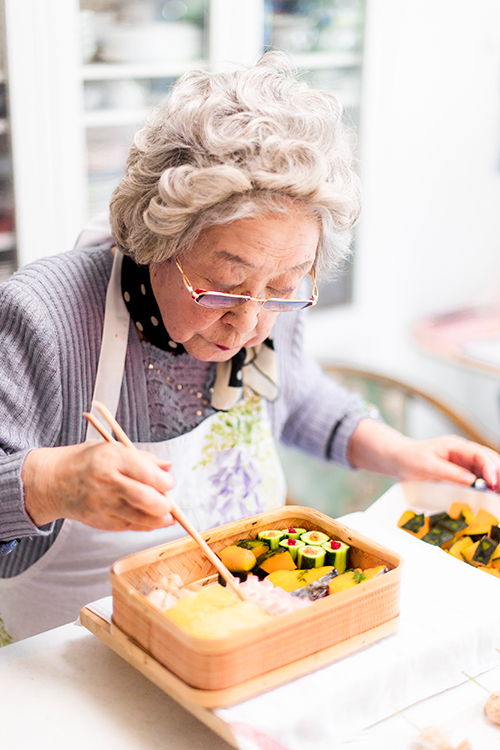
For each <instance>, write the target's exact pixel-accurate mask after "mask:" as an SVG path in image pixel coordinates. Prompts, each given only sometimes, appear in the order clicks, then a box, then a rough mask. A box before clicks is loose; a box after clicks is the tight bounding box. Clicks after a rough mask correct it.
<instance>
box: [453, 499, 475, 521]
mask: <svg viewBox="0 0 500 750" xmlns="http://www.w3.org/2000/svg"><path fill="white" fill-rule="evenodd" d="M448 515H449V516H450V517H451V518H460V516H462V518H463V519H464V521H465V522H466V523H467V524H468V525H470V524H471V523H474V522H475V520H476V516H475V514H474V513H473V512H472V509H471V507H470V505H468V504H467V503H452V504H451V505H450V510H449V511H448Z"/></svg>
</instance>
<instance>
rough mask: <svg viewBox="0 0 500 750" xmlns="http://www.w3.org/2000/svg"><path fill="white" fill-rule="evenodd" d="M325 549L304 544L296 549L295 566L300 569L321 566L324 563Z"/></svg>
mask: <svg viewBox="0 0 500 750" xmlns="http://www.w3.org/2000/svg"><path fill="white" fill-rule="evenodd" d="M325 557H326V551H325V550H324V549H323V548H322V547H313V546H312V545H311V544H305V545H304V546H303V547H299V549H298V551H297V567H298V568H299V569H300V570H304V569H306V568H322V567H323V565H324V564H325Z"/></svg>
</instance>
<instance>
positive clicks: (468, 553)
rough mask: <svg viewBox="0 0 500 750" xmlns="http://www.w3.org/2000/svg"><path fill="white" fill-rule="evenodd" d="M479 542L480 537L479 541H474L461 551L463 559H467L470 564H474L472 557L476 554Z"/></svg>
mask: <svg viewBox="0 0 500 750" xmlns="http://www.w3.org/2000/svg"><path fill="white" fill-rule="evenodd" d="M479 542H480V540H479V539H478V541H477V542H472V544H470V545H469V546H468V547H466V548H465V549H464V550H462V552H461V553H460V554H461V555H462V559H463V560H465V562H466V563H469V565H474V563H473V562H472V559H473V557H474V555H475V552H476V549H477V546H478V544H479Z"/></svg>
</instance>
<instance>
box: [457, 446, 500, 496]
mask: <svg viewBox="0 0 500 750" xmlns="http://www.w3.org/2000/svg"><path fill="white" fill-rule="evenodd" d="M450 460H452V461H455V462H456V463H457V464H459V465H460V466H463V467H465V468H469V469H470V470H471V471H472V472H473V473H474V474H475V475H476V477H481V478H482V479H484V480H485V482H486V484H487V486H488V488H489V489H495V490H496V489H498V485H499V474H500V456H499V454H498V453H496V452H495V451H493V450H491V448H487V447H486V446H482V445H477V444H476V443H471V442H469V441H465V444H464V445H462V446H461V448H460V450H458V451H452V452H451V454H450Z"/></svg>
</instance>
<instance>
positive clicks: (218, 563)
mask: <svg viewBox="0 0 500 750" xmlns="http://www.w3.org/2000/svg"><path fill="white" fill-rule="evenodd" d="M93 405H94V406H95V407H96V409H98V410H99V411H100V413H101V414H102V416H103V417H104V419H105V420H106V422H107V423H108V424H109V426H110V427H111V429H112V430H113V432H114V433H115V435H116V436H117V438H118V440H119V442H120V443H122V444H123V445H125V446H126V447H127V448H131V449H132V450H137V448H136V447H135V445H134V444H133V442H132V441H131V440H130V438H129V437H128V435H126V434H125V432H124V431H123V430H122V428H121V427H120V425H119V424H118V422H117V421H116V419H115V418H114V417H113V415H112V414H111V412H110V411H109V410H108V409H107V408H106V406H104V404H101V403H100V402H99V401H94V402H93ZM83 416H84V417H85V419H87V420H88V421H89V422H90V424H91V425H92V426H93V427H95V429H96V430H97V431H98V433H99V434H100V435H101V436H102V437H103V438H104V440H107V441H108V442H109V443H115V442H117V441H116V440H115V438H114V437H113V436H112V435H111V434H110V433H109V432H108V431H107V430H106V428H105V427H103V426H102V424H101V423H100V422H99V420H98V419H96V418H95V417H94V415H93V414H90V413H89V412H84V413H83ZM168 499H169V502H170V505H171V508H170V512H171V513H172V515H173V517H174V518H175V519H176V521H178V522H179V523H180V525H181V526H182V527H183V528H184V529H185V530H186V531H187V533H188V534H189V535H190V536H192V537H193V539H194V540H195V542H196V543H197V544H198V545H199V546H200V547H201V549H202V550H203V552H204V553H205V555H206V556H207V557H208V559H209V560H210V562H211V563H212V564H213V565H214V566H215V568H216V569H217V570H218V571H219V573H220V574H221V576H222V577H223V578H224V580H225V581H226V583H227V585H228V586H229V587H230V588H231V589H232V590H233V591H234V593H235V594H236V595H237V596H238V597H239V598H240V599H241V600H242V601H245V597H244V596H243V593H242V592H241V591H240V590H239V588H238V586H237V585H236V583H235V579H234V576H233V575H232V573H231V572H230V571H229V570H228V569H227V568H226V566H225V565H224V563H223V562H222V560H221V559H220V558H219V557H217V555H216V554H215V552H214V551H213V550H212V549H210V547H209V546H208V544H207V543H206V541H205V540H204V539H203V537H202V536H201V535H200V534H199V532H198V531H197V530H196V529H195V528H194V526H193V525H192V524H191V522H190V520H189V519H188V518H187V517H186V516H185V514H184V512H183V511H182V510H181V509H180V508H179V506H178V505H176V503H174V502H172V500H170V498H168Z"/></svg>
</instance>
